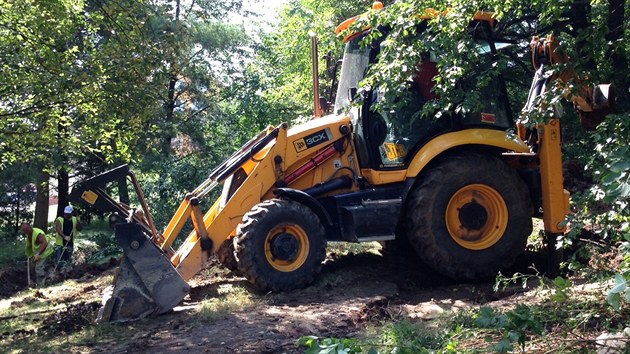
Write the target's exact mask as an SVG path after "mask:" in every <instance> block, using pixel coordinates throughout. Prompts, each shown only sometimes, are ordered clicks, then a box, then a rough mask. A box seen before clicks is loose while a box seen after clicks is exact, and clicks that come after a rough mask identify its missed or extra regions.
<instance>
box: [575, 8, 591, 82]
mask: <svg viewBox="0 0 630 354" xmlns="http://www.w3.org/2000/svg"><path fill="white" fill-rule="evenodd" d="M571 12H572V22H573V28H574V29H575V32H576V36H577V40H576V41H575V51H576V53H577V54H578V58H583V61H582V64H583V65H584V68H585V69H587V70H588V71H591V72H593V71H595V70H596V69H597V64H596V63H595V59H594V55H593V45H592V43H591V41H592V38H591V37H590V36H589V33H592V32H593V28H592V27H591V23H590V19H589V17H590V16H591V4H590V3H589V2H588V1H583V0H576V1H574V2H573V4H571Z"/></svg>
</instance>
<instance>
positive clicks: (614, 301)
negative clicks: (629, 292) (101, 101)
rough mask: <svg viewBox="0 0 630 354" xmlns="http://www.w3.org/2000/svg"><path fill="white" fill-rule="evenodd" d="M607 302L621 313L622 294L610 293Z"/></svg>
mask: <svg viewBox="0 0 630 354" xmlns="http://www.w3.org/2000/svg"><path fill="white" fill-rule="evenodd" d="M607 300H608V304H609V305H610V306H612V307H613V308H614V309H615V310H616V311H619V309H620V308H621V294H619V293H613V292H609V293H608V297H607Z"/></svg>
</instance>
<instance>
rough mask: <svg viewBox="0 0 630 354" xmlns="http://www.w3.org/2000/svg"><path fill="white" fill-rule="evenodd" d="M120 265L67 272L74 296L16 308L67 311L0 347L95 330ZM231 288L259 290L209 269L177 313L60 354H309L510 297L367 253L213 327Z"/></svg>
mask: <svg viewBox="0 0 630 354" xmlns="http://www.w3.org/2000/svg"><path fill="white" fill-rule="evenodd" d="M539 258H540V257H539ZM532 260H534V261H537V262H538V263H539V264H538V266H539V268H541V267H542V265H541V264H540V263H541V262H540V261H541V260H540V259H537V260H536V259H530V258H527V257H523V258H522V262H521V263H522V264H520V265H519V266H517V268H515V269H514V270H518V271H521V272H526V271H527V266H529V265H531V261H532ZM114 264H115V262H112V263H111V264H108V265H103V266H101V267H94V266H83V267H77V268H76V269H75V270H74V271H73V272H72V273H70V274H69V276H70V277H71V278H73V279H75V281H76V286H74V287H73V288H72V289H64V290H63V291H61V290H60V291H53V290H49V289H42V290H41V291H39V290H38V291H36V292H34V293H31V294H30V295H29V296H27V297H24V298H22V299H21V300H19V301H15V302H14V303H12V305H11V306H12V307H20V306H27V305H28V304H29V303H32V302H34V301H47V302H50V303H54V304H63V305H65V308H63V309H62V310H59V311H53V312H44V313H39V314H33V318H34V319H33V321H40V322H39V323H38V325H37V328H36V329H33V330H23V329H21V330H15V331H13V332H7V333H2V334H0V344H11V343H13V344H16V343H19V341H23V340H24V341H26V340H29V338H32V336H37V337H41V338H42V339H44V340H45V339H46V338H59V336H71V335H73V334H77V333H80V332H81V331H84V330H86V329H87V328H88V327H90V326H93V321H94V319H95V317H96V313H97V311H98V307H99V305H100V304H99V302H100V292H101V291H102V290H103V288H104V286H105V285H106V284H105V283H104V281H103V277H104V276H105V275H108V274H110V273H111V272H112V266H113V265H114ZM519 267H520V268H519ZM23 273H25V270H23V271H22V273H20V270H19V269H15V268H13V269H5V270H3V271H2V273H0V279H5V278H1V277H7V278H6V279H11V278H13V279H22V278H24V277H25V274H23ZM230 284H231V285H238V286H245V287H246V288H247V289H248V291H250V292H252V293H255V292H256V290H255V289H254V288H252V287H251V286H249V285H248V283H247V282H246V280H245V279H244V278H241V277H238V276H235V275H232V274H231V273H227V272H226V271H225V270H223V269H220V268H219V267H218V266H217V264H216V263H215V264H211V265H210V267H209V268H208V269H205V270H203V271H202V272H200V274H198V275H197V276H196V277H195V278H194V279H193V280H192V281H191V286H192V290H191V292H190V294H189V296H187V297H186V299H185V300H184V302H183V303H182V304H181V306H178V307H176V308H175V309H174V311H172V312H170V313H167V314H165V315H161V316H157V317H153V318H148V319H143V320H140V321H136V322H132V323H126V324H118V325H115V329H114V330H116V329H117V330H119V331H118V333H117V334H115V335H111V336H109V337H108V336H102V337H99V338H98V340H95V341H93V342H90V341H87V342H85V343H83V344H80V345H73V346H71V347H70V348H60V349H64V351H65V350H66V349H69V350H70V351H72V352H94V353H123V352H134V353H145V352H146V353H152V352H168V353H179V352H182V353H183V352H189V351H193V352H206V353H302V352H304V350H305V348H303V347H302V348H300V347H297V346H296V341H297V339H299V338H300V337H302V336H306V335H315V336H319V337H336V338H345V337H353V336H357V335H359V334H360V333H362V331H364V330H365V328H366V326H367V325H368V324H370V323H379V321H382V320H392V319H400V318H403V317H407V318H416V319H420V320H429V319H431V318H435V317H436V316H437V315H439V313H440V312H441V311H449V310H457V309H460V308H469V307H472V306H477V305H480V304H487V303H491V302H493V301H496V300H500V299H502V298H506V297H507V296H510V295H512V294H513V293H503V294H497V293H495V292H493V291H492V285H493V282H492V281H490V280H489V281H486V282H479V283H475V284H457V283H453V282H451V281H448V280H446V279H444V278H442V277H440V276H438V275H437V274H436V273H434V272H432V271H430V270H428V269H427V268H426V267H425V266H424V265H422V264H420V263H418V262H417V261H415V260H413V259H409V258H405V257H398V256H395V255H387V256H380V255H377V254H371V253H366V254H358V255H344V256H336V255H332V257H331V259H328V260H327V261H326V263H325V265H324V267H323V271H322V274H321V275H320V276H319V277H318V280H317V281H316V282H315V284H313V285H311V286H309V287H307V288H305V289H301V290H296V291H293V292H288V293H279V294H256V298H257V299H259V300H260V301H259V302H258V303H256V304H254V305H253V306H249V307H246V308H244V309H242V310H237V311H232V312H229V313H227V314H225V315H224V316H222V317H220V318H219V319H215V320H212V321H207V320H205V321H204V320H203V319H201V318H200V316H199V308H200V306H201V303H202V302H203V301H204V300H205V299H208V298H212V297H214V296H216V295H217V294H219V292H220V288H221V287H222V286H226V285H230ZM25 287H26V286H25V282H24V284H22V283H21V282H17V281H16V282H8V281H4V280H3V281H0V294H2V296H3V297H6V296H7V294H9V295H11V294H15V292H16V291H19V290H20V289H25ZM51 289H52V288H51ZM503 301H505V299H504V300H503ZM0 316H2V315H1V314H0ZM53 351H54V350H53Z"/></svg>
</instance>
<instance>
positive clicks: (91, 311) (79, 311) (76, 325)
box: [37, 301, 100, 336]
mask: <svg viewBox="0 0 630 354" xmlns="http://www.w3.org/2000/svg"><path fill="white" fill-rule="evenodd" d="M99 307H100V303H98V302H96V301H94V302H82V303H78V304H74V305H70V306H68V307H67V308H66V309H65V310H63V311H59V312H56V313H54V314H52V315H50V316H48V317H46V318H44V320H43V321H42V324H41V326H40V327H39V330H38V331H37V335H39V336H54V335H59V334H70V333H74V332H78V331H80V330H82V329H83V328H85V327H87V326H88V325H90V324H92V323H94V319H95V318H96V313H97V311H98V308H99Z"/></svg>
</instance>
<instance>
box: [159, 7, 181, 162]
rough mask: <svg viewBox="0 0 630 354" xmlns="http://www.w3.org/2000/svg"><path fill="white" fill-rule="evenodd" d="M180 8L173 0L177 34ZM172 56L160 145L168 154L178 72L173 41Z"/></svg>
mask: <svg viewBox="0 0 630 354" xmlns="http://www.w3.org/2000/svg"><path fill="white" fill-rule="evenodd" d="M180 9H181V4H180V0H177V1H175V34H176V35H177V34H178V32H179V16H180ZM172 49H173V58H172V60H171V62H170V71H171V72H170V77H169V81H168V92H167V99H166V102H165V103H164V109H165V115H164V119H165V120H166V122H165V124H166V126H167V129H166V133H165V135H164V136H162V144H161V145H162V146H161V150H162V151H161V153H162V154H163V155H166V156H168V155H170V154H171V151H172V149H171V141H172V139H173V138H174V134H173V129H172V127H173V126H174V124H175V122H174V119H175V104H176V100H177V97H176V93H177V91H176V90H177V87H176V85H177V77H178V73H177V72H176V69H175V68H176V67H177V61H176V59H175V58H177V56H178V55H179V49H178V44H177V43H173V48H172Z"/></svg>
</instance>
